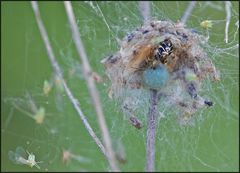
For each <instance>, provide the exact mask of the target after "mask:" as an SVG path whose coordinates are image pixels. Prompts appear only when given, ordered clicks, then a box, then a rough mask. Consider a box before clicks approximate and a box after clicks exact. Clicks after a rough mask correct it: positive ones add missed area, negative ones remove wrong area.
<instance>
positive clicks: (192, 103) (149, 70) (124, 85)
mask: <svg viewBox="0 0 240 173" xmlns="http://www.w3.org/2000/svg"><path fill="white" fill-rule="evenodd" d="M164 40H170V41H171V43H172V53H171V54H169V55H166V56H165V61H164V63H163V62H160V61H159V60H156V58H155V56H154V54H155V52H156V50H158V48H159V45H160V43H162V42H164ZM205 44H207V38H206V37H204V36H202V35H200V34H198V32H197V31H196V30H194V29H188V28H185V26H184V25H183V24H181V23H172V22H169V21H151V22H149V23H148V24H145V25H143V26H141V27H139V28H137V29H136V30H134V31H132V32H131V33H129V34H127V36H126V37H124V38H123V40H122V41H121V43H120V50H119V51H117V52H116V53H115V54H113V55H111V56H109V57H107V58H105V59H103V60H102V61H101V62H102V63H103V64H104V66H105V70H106V74H107V76H108V78H109V79H110V80H111V88H110V89H109V93H108V94H109V97H110V98H114V99H116V100H117V101H118V102H119V103H120V105H121V109H122V111H123V113H124V115H125V117H127V118H128V119H129V120H130V122H131V123H132V124H133V125H134V126H135V127H137V128H140V127H141V126H142V123H141V121H142V120H143V119H144V117H146V115H147V112H148V106H149V89H155V90H157V91H158V96H159V102H158V113H159V116H161V117H166V115H167V114H173V113H174V114H175V115H177V117H178V120H180V122H181V123H182V124H187V123H188V122H190V120H191V117H192V115H193V114H194V113H195V112H196V111H198V110H199V109H201V108H203V107H210V106H212V105H213V102H212V101H211V100H210V98H203V97H201V96H200V93H201V91H202V90H204V88H202V83H203V82H204V81H205V80H206V79H210V80H212V81H217V80H220V79H219V73H218V72H217V71H216V69H215V66H214V64H213V63H212V61H211V58H210V57H208V55H207V53H206V52H205V51H204V49H203V47H204V45H205ZM164 48H165V47H164ZM162 49H163V48H162ZM161 53H162V52H160V53H159V54H160V55H161ZM151 60H152V61H155V62H157V65H156V66H155V67H153V66H152V61H151Z"/></svg>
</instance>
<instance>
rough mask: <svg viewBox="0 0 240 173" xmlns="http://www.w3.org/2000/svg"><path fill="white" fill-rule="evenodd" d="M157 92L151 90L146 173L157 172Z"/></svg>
mask: <svg viewBox="0 0 240 173" xmlns="http://www.w3.org/2000/svg"><path fill="white" fill-rule="evenodd" d="M157 102H158V94H157V90H150V107H149V112H148V127H147V146H146V167H145V171H146V172H153V171H154V170H155V139H156V119H157Z"/></svg>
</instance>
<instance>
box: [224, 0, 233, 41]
mask: <svg viewBox="0 0 240 173" xmlns="http://www.w3.org/2000/svg"><path fill="white" fill-rule="evenodd" d="M231 6H232V4H231V2H230V1H226V2H225V10H226V25H225V38H224V40H225V43H228V29H229V24H230V20H231Z"/></svg>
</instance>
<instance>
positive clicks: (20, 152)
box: [8, 147, 42, 169]
mask: <svg viewBox="0 0 240 173" xmlns="http://www.w3.org/2000/svg"><path fill="white" fill-rule="evenodd" d="M26 154H28V156H26ZM8 157H9V159H10V160H11V161H12V162H13V163H15V164H20V165H28V166H29V167H31V168H32V167H34V166H35V167H37V168H38V169H40V166H39V165H38V163H42V161H39V162H37V161H36V160H35V155H34V154H33V153H29V152H28V151H26V152H25V150H24V149H23V148H22V147H17V148H16V151H15V152H13V151H9V152H8Z"/></svg>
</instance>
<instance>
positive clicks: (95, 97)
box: [64, 1, 119, 171]
mask: <svg viewBox="0 0 240 173" xmlns="http://www.w3.org/2000/svg"><path fill="white" fill-rule="evenodd" d="M64 6H65V9H66V13H67V16H68V20H69V24H70V28H71V30H72V36H73V41H74V43H75V45H76V48H77V52H78V54H79V57H80V59H81V62H82V64H83V74H84V77H85V80H86V81H87V86H88V89H89V92H90V95H91V98H92V101H93V105H94V107H95V110H96V113H97V119H98V123H99V126H100V129H101V133H102V136H103V142H104V144H105V147H106V152H107V157H108V161H109V164H110V166H111V169H112V171H119V169H118V167H117V164H116V159H115V154H114V152H113V149H112V144H111V138H110V135H109V131H108V128H107V124H106V121H105V118H104V114H103V111H102V106H101V102H100V98H99V93H98V91H97V88H96V85H95V83H94V79H93V78H92V77H91V74H92V70H91V67H90V65H89V62H88V58H87V55H86V52H85V50H84V46H83V44H82V40H81V37H80V34H79V31H78V27H77V24H76V20H75V16H74V13H73V9H72V5H71V3H70V2H69V1H64Z"/></svg>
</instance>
